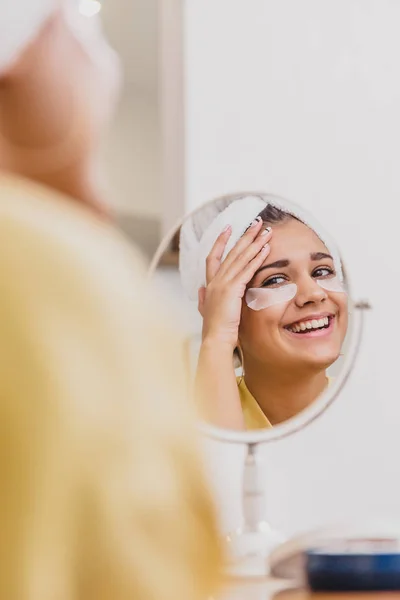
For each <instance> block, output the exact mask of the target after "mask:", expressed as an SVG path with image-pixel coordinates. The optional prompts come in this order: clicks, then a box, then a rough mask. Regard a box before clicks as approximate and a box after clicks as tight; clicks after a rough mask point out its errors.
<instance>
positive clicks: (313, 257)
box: [310, 252, 333, 260]
mask: <svg viewBox="0 0 400 600" xmlns="http://www.w3.org/2000/svg"><path fill="white" fill-rule="evenodd" d="M310 258H311V260H323V259H324V258H330V259H331V260H333V257H332V256H331V255H330V254H327V253H326V252H311V254H310Z"/></svg>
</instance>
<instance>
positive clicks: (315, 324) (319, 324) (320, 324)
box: [287, 317, 330, 333]
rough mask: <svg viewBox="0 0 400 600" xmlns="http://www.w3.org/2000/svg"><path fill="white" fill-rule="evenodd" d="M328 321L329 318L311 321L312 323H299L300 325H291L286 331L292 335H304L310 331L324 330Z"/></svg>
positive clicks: (327, 325)
mask: <svg viewBox="0 0 400 600" xmlns="http://www.w3.org/2000/svg"><path fill="white" fill-rule="evenodd" d="M329 319H330V317H324V318H323V319H313V320H312V321H301V322H300V323H295V324H294V325H291V326H290V327H288V328H287V329H288V330H289V331H291V332H292V333H304V332H305V331H310V330H312V329H325V328H326V327H329Z"/></svg>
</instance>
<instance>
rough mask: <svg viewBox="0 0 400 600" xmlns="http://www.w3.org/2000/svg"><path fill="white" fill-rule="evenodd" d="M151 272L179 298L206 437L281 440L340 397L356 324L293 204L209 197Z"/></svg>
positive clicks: (329, 253)
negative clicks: (208, 200)
mask: <svg viewBox="0 0 400 600" xmlns="http://www.w3.org/2000/svg"><path fill="white" fill-rule="evenodd" d="M150 273H151V276H152V277H154V278H155V279H156V280H157V283H158V284H159V285H161V286H167V287H168V289H169V291H170V292H172V294H173V295H174V304H175V307H176V310H177V315H178V316H179V322H180V325H181V327H182V329H183V331H184V335H185V340H186V343H185V358H186V361H187V365H188V372H189V381H190V386H191V389H192V390H193V392H194V397H195V398H196V399H197V401H198V402H199V403H200V409H201V414H202V415H203V416H204V425H203V426H202V427H203V430H204V431H205V432H206V433H207V434H208V435H209V436H212V437H214V438H217V439H220V440H221V439H222V440H225V441H231V442H241V441H242V442H244V443H248V444H252V443H254V444H256V443H259V442H262V441H263V442H265V441H269V440H273V439H277V438H280V437H284V436H286V435H289V434H290V433H293V432H294V431H297V430H298V429H300V428H302V427H304V426H305V425H306V424H308V423H309V422H311V421H312V420H313V419H315V418H316V417H317V416H318V415H320V414H321V413H322V412H323V411H324V410H325V409H326V407H327V406H329V404H330V403H331V402H332V401H333V400H334V398H336V396H337V394H338V392H339V391H340V389H341V388H342V387H343V385H344V382H345V381H346V378H347V377H348V375H349V373H350V370H351V366H352V364H353V361H354V358H355V355H356V351H357V349H358V344H359V334H360V331H361V327H360V324H359V322H358V321H359V318H358V316H357V311H356V310H353V309H354V308H356V307H355V306H354V304H353V302H352V300H351V294H350V284H349V280H348V277H347V274H346V272H345V268H344V264H343V260H342V257H341V255H340V252H339V249H338V247H337V245H336V243H335V242H334V240H333V239H332V238H331V237H330V235H329V234H328V233H327V232H326V231H325V230H324V228H323V227H321V225H320V224H319V223H318V222H317V221H316V219H314V217H313V216H312V215H310V214H309V213H308V212H307V211H305V210H304V209H302V208H301V207H299V206H297V205H296V204H294V203H292V202H289V201H287V200H285V199H283V198H279V197H277V196H272V195H270V194H265V193H237V194H231V195H228V196H223V197H219V198H216V199H214V200H212V201H211V202H208V203H206V204H204V205H203V206H201V207H200V208H198V209H196V210H195V211H194V212H192V213H191V214H189V215H187V216H186V217H185V218H184V219H182V221H181V223H179V224H178V225H177V227H176V228H175V229H174V230H173V231H172V232H171V233H170V235H168V236H167V237H166V238H165V239H164V240H163V242H162V244H161V245H160V247H159V249H158V251H157V253H156V255H155V257H154V260H153V263H152V265H151V269H150Z"/></svg>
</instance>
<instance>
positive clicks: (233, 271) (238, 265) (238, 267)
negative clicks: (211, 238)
mask: <svg viewBox="0 0 400 600" xmlns="http://www.w3.org/2000/svg"><path fill="white" fill-rule="evenodd" d="M271 237H272V230H271V228H270V227H267V228H266V227H265V226H264V227H263V228H262V229H261V231H260V233H259V234H258V236H257V237H256V238H255V240H254V242H252V243H251V244H250V245H249V246H247V248H245V249H244V250H243V251H242V253H241V254H239V255H238V256H237V257H236V259H235V260H234V262H233V263H232V264H231V265H230V266H229V267H228V268H226V267H225V263H224V278H226V279H227V280H231V279H234V278H235V277H236V276H237V275H238V274H240V273H241V272H242V271H243V270H244V269H246V267H247V265H248V264H249V263H250V262H251V261H252V260H253V259H254V258H255V257H257V256H258V254H259V252H260V251H261V249H262V248H263V247H264V246H265V245H266V244H268V243H269V241H270V240H271ZM221 274H222V271H221Z"/></svg>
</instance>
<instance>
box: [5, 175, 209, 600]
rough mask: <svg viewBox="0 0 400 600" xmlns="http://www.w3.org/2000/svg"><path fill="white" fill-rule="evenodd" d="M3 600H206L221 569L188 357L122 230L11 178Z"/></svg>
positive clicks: (7, 216) (8, 182)
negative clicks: (186, 370)
mask: <svg viewBox="0 0 400 600" xmlns="http://www.w3.org/2000/svg"><path fill="white" fill-rule="evenodd" d="M0 332H1V333H0V428H1V431H0V477H1V479H0V485H1V490H2V493H1V494H0V519H1V521H0V529H1V535H0V556H1V561H0V598H7V600H17V599H18V600H54V598H57V599H58V600H94V599H95V598H96V600H128V598H129V600H132V598H140V599H141V600H150V599H151V600H154V599H155V600H157V599H160V600H172V599H173V600H176V599H179V598H182V600H189V599H190V598H193V599H194V600H197V599H198V600H200V598H201V599H203V598H205V597H207V595H208V594H210V593H211V592H212V591H213V589H214V585H215V583H216V581H217V572H218V569H219V566H220V560H221V553H220V548H219V545H218V542H217V537H218V536H217V530H216V522H215V517H214V510H213V504H212V502H211V499H210V495H209V493H208V490H207V487H206V485H205V479H204V475H203V472H202V466H201V462H200V459H199V456H198V449H197V447H196V442H195V441H194V440H195V439H196V436H195V435H193V434H194V429H193V428H194V423H193V414H192V411H191V407H190V406H189V405H190V403H189V402H188V400H187V398H186V397H185V395H184V393H183V392H182V390H184V389H185V381H184V377H183V372H182V369H181V362H180V356H181V352H180V346H179V343H178V342H177V340H176V339H175V338H174V335H173V334H172V333H171V332H170V331H169V330H168V328H167V327H166V326H165V319H163V318H162V315H161V314H160V305H159V302H157V303H156V302H153V300H152V298H151V294H150V293H149V292H148V291H147V290H146V287H145V285H144V283H143V267H142V263H141V261H140V259H139V258H138V257H137V256H136V254H135V253H134V252H133V250H132V248H131V246H130V245H129V244H128V243H127V242H126V241H125V240H124V238H123V237H122V236H121V235H120V234H119V233H118V232H117V231H116V230H114V229H113V228H112V227H110V226H109V225H107V224H105V223H103V222H101V221H100V220H99V219H97V218H96V217H95V216H93V215H92V214H91V213H90V212H88V211H87V210H85V209H84V208H82V207H79V206H78V205H76V204H74V203H73V202H70V201H69V200H68V199H67V198H64V197H62V196H57V195H55V194H54V192H52V191H50V190H47V189H45V188H42V187H40V186H34V185H33V184H31V183H28V182H27V181H23V180H19V179H17V178H11V177H7V176H5V175H1V176H0Z"/></svg>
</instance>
